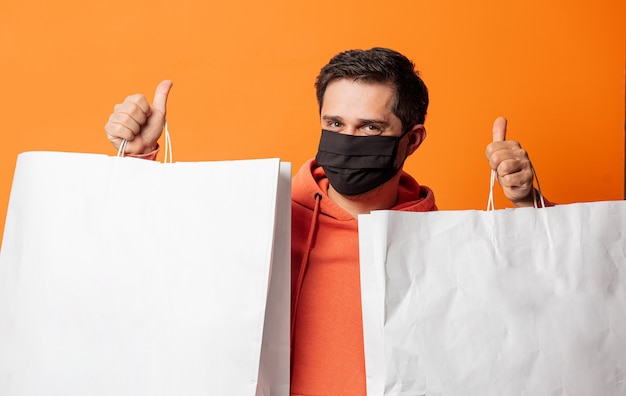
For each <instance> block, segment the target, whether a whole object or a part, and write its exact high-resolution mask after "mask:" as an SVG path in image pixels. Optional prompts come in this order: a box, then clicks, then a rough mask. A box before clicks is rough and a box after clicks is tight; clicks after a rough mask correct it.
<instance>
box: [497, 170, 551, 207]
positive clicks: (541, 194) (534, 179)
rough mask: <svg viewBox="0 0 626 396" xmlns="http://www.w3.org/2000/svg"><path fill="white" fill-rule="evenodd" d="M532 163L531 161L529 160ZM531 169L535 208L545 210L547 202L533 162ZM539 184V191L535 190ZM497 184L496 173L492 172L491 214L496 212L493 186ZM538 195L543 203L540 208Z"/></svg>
mask: <svg viewBox="0 0 626 396" xmlns="http://www.w3.org/2000/svg"><path fill="white" fill-rule="evenodd" d="M529 161H530V160H529ZM530 169H531V171H532V172H533V186H532V187H533V207H534V208H545V207H546V202H545V200H544V199H543V193H542V192H541V184H539V177H537V171H535V167H534V166H533V164H532V162H531V163H530ZM535 181H536V182H537V189H535V186H534V182H535ZM495 182H496V171H495V170H493V169H492V170H491V180H490V181H489V200H488V201H487V211H488V212H490V211H492V210H495V206H494V200H493V186H494V184H495ZM537 193H539V201H540V202H541V206H538V205H537V204H538V202H537Z"/></svg>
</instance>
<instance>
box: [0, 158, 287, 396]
mask: <svg viewBox="0 0 626 396" xmlns="http://www.w3.org/2000/svg"><path fill="white" fill-rule="evenodd" d="M289 176H290V166H289V164H281V163H280V161H279V160H278V159H267V160H249V161H224V162H197V163H173V164H162V163H158V162H154V161H146V160H139V159H134V158H116V157H108V156H104V155H93V154H76V153H51V152H31V153H24V154H21V155H20V156H19V158H18V163H17V166H16V170H15V176H14V183H13V187H12V190H11V198H10V203H9V208H8V213H7V220H6V226H5V232H4V240H3V245H2V252H1V253H0V313H1V314H0V394H1V395H3V396H12V395H20V396H26V395H61V394H62V395H113V394H114V395H225V394H228V395H254V394H258V395H287V394H288V390H289V309H290V307H289V298H288V296H289V279H290V275H289V271H290V264H289V256H290V244H289V238H290V200H289V190H290V187H289V186H290V184H289V183H290V181H289ZM270 267H271V268H270ZM270 269H271V270H270ZM270 275H271V277H270ZM268 286H271V287H270V288H269V289H268ZM285 296H287V298H285ZM268 300H269V301H270V305H269V306H267V312H266V301H268ZM266 318H267V320H268V322H267V325H268V326H269V327H268V329H270V330H271V331H269V330H267V329H265V330H266V331H265V332H264V322H265V319H266ZM262 345H263V347H262ZM261 351H263V353H264V355H263V356H261Z"/></svg>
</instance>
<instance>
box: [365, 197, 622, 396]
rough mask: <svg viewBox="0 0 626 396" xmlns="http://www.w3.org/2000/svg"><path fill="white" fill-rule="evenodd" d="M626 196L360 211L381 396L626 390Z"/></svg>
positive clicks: (373, 374)
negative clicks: (538, 205)
mask: <svg viewBox="0 0 626 396" xmlns="http://www.w3.org/2000/svg"><path fill="white" fill-rule="evenodd" d="M625 234H626V202H621V201H619V202H597V203H584V204H572V205H560V206H556V207H553V208H545V209H539V210H537V209H532V208H529V209H514V210H511V209H508V210H499V211H495V212H480V211H447V212H429V213H406V212H391V211H380V212H373V213H371V214H370V215H362V216H359V235H360V249H361V251H360V256H361V282H362V284H361V290H362V301H363V321H364V338H365V356H366V371H367V389H368V395H383V394H384V395H603V396H607V395H609V396H610V395H624V394H626V379H625V373H626V278H625V277H626V238H625Z"/></svg>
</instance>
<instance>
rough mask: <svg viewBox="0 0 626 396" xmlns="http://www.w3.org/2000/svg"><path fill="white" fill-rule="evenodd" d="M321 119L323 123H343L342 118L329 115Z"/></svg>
mask: <svg viewBox="0 0 626 396" xmlns="http://www.w3.org/2000/svg"><path fill="white" fill-rule="evenodd" d="M322 119H323V120H324V121H343V118H341V117H339V116H331V115H325V116H323V117H322Z"/></svg>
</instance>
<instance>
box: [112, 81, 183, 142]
mask: <svg viewBox="0 0 626 396" xmlns="http://www.w3.org/2000/svg"><path fill="white" fill-rule="evenodd" d="M171 88H172V82H171V81H169V80H165V81H161V83H160V84H159V85H158V86H157V88H156V91H155V93H154V100H153V102H152V105H150V103H148V100H147V99H146V97H145V96H143V95H141V94H135V95H130V96H128V97H127V98H126V99H125V100H124V102H122V103H120V104H117V105H115V107H114V111H113V114H111V116H110V117H109V121H108V122H107V123H106V125H105V126H104V130H105V131H106V134H107V138H108V139H109V140H110V141H111V143H112V144H113V146H114V147H115V148H119V147H120V144H121V143H122V140H124V139H126V140H127V141H128V143H127V144H126V153H127V154H146V153H149V152H151V151H154V150H155V149H156V142H157V140H159V137H160V136H161V133H162V132H163V126H164V125H165V113H166V107H167V95H168V94H169V92H170V89H171Z"/></svg>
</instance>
